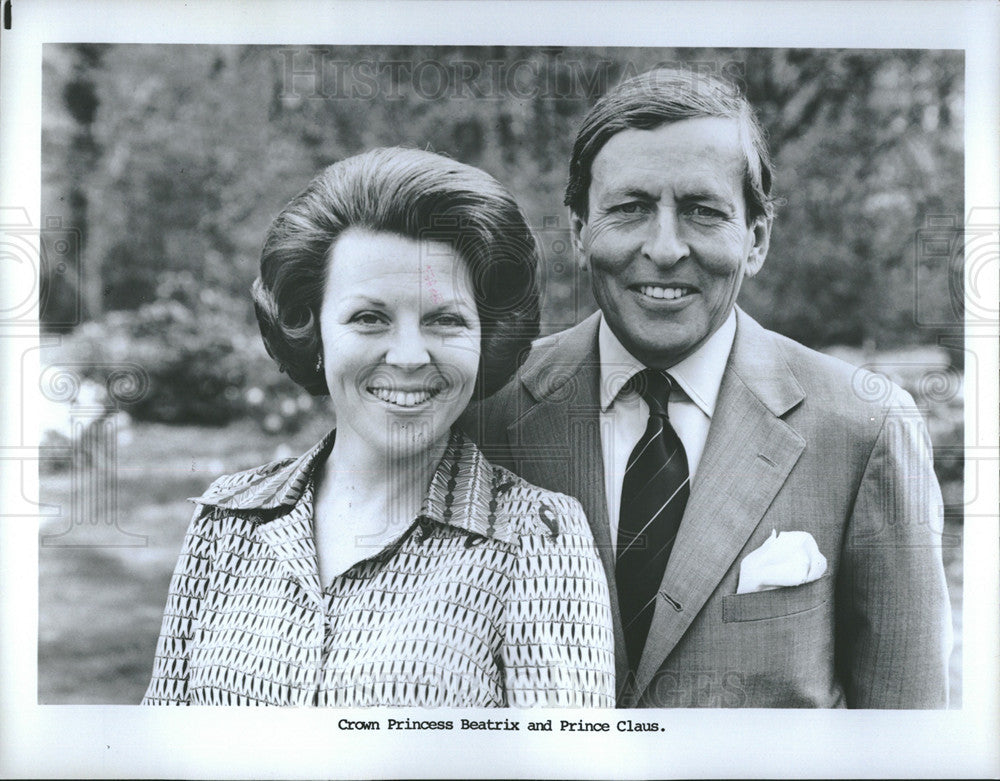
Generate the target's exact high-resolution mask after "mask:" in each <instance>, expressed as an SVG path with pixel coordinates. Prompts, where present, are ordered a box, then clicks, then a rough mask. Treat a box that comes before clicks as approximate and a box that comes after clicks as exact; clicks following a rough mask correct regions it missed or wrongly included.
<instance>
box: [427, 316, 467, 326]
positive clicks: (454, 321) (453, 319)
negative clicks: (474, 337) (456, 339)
mask: <svg viewBox="0 0 1000 781" xmlns="http://www.w3.org/2000/svg"><path fill="white" fill-rule="evenodd" d="M433 322H434V324H435V325H441V326H444V327H446V328H464V327H465V325H466V322H465V318H464V317H462V316H461V315H459V314H455V313H453V312H442V313H441V314H439V315H437V316H435V318H434V321H433Z"/></svg>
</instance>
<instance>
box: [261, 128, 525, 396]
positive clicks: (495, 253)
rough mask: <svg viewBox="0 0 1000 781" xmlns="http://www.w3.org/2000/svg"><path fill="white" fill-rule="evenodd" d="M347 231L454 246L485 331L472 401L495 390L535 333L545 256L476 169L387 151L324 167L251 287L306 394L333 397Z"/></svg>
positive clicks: (285, 215) (274, 230)
mask: <svg viewBox="0 0 1000 781" xmlns="http://www.w3.org/2000/svg"><path fill="white" fill-rule="evenodd" d="M348 228H362V229H365V230H369V231H375V232H386V233H393V234H397V235H400V236H404V237H407V238H412V239H418V240H428V241H438V242H443V243H445V244H448V245H449V246H450V247H451V248H452V249H453V250H454V251H455V252H456V253H457V254H458V255H459V256H460V257H461V258H462V259H463V260H464V261H465V262H466V263H467V264H468V267H469V270H470V272H471V276H472V282H473V291H474V295H475V299H476V307H477V309H478V313H479V320H480V324H481V330H482V340H481V343H480V348H481V349H480V356H479V374H478V377H477V380H476V390H475V394H476V396H477V397H479V398H482V397H484V396H488V395H489V394H491V393H493V392H494V391H496V390H498V389H499V388H500V387H501V386H503V384H504V383H505V382H506V381H507V380H508V379H510V377H511V376H512V375H513V374H514V372H515V371H516V370H517V367H518V366H519V365H520V363H521V362H522V361H523V360H524V357H525V355H526V354H527V351H528V348H529V347H530V345H531V341H532V340H533V339H534V338H535V337H536V336H537V335H538V318H539V304H538V283H537V269H538V246H537V244H536V242H535V238H534V236H533V235H532V233H531V230H530V228H529V227H528V224H527V221H526V219H525V217H524V214H523V213H522V212H521V209H520V208H519V207H518V205H517V203H516V202H515V201H514V198H513V197H512V196H511V194H510V193H509V192H508V191H507V189H506V188H505V187H504V186H503V185H501V184H500V183H499V182H498V181H497V180H496V179H494V178H493V177H492V176H490V175H489V174H487V173H486V172H485V171H481V170H479V169H478V168H474V167H473V166H470V165H465V164H463V163H459V162H456V161H454V160H451V159H449V158H447V157H442V156H441V155H437V154H434V153H432V152H423V151H420V150H417V149H401V148H396V147H393V148H386V149H373V150H371V151H370V152H365V153H364V154H360V155H356V156H354V157H349V158H347V159H345V160H341V161H340V162H338V163H334V164H333V165H331V166H329V167H328V168H326V169H325V170H324V171H323V172H322V173H320V174H319V175H318V176H317V177H316V178H315V179H313V180H312V181H311V182H310V183H309V185H308V186H307V187H306V188H305V190H303V191H302V192H301V193H299V194H298V195H297V196H295V198H293V199H292V200H291V201H290V202H289V203H288V205H287V206H285V208H284V209H283V210H282V212H281V214H279V215H278V216H277V217H276V218H275V220H274V222H272V223H271V227H270V228H269V229H268V231H267V236H266V237H265V239H264V247H263V249H262V250H261V256H260V277H259V278H258V279H257V280H256V281H255V282H254V284H253V300H254V308H255V310H256V312H257V322H258V323H259V324H260V332H261V335H262V336H263V338H264V345H265V346H266V347H267V352H268V354H269V355H270V356H271V357H272V358H274V360H275V361H277V362H278V364H279V365H280V367H281V369H282V371H286V372H288V375H289V376H290V377H291V378H292V379H293V380H295V382H297V383H298V384H299V385H301V386H302V387H303V388H305V389H306V390H307V391H309V393H311V394H313V395H315V396H321V395H325V394H327V393H328V392H329V391H328V389H327V386H326V379H325V378H324V375H323V372H322V370H321V369H317V368H316V362H317V357H318V356H319V354H320V352H321V351H322V344H321V341H320V332H319V314H320V307H321V306H322V302H323V291H324V288H325V285H326V280H327V268H328V264H329V262H330V257H331V248H332V247H333V244H334V242H336V240H337V238H338V237H339V236H340V235H341V234H342V233H343V232H344V231H345V230H347V229H348Z"/></svg>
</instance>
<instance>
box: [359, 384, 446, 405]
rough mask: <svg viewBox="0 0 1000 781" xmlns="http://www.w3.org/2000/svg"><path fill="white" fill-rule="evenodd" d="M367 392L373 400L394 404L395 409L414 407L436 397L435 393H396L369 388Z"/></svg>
mask: <svg viewBox="0 0 1000 781" xmlns="http://www.w3.org/2000/svg"><path fill="white" fill-rule="evenodd" d="M368 392H369V393H370V394H372V396H374V397H375V398H377V399H381V400H382V401H387V402H389V404H395V405H396V406H397V407H416V406H417V405H418V404H423V403H424V402H425V401H427V400H428V399H430V398H431V397H432V396H436V395H437V391H429V390H420V391H398V390H391V389H389V388H369V389H368Z"/></svg>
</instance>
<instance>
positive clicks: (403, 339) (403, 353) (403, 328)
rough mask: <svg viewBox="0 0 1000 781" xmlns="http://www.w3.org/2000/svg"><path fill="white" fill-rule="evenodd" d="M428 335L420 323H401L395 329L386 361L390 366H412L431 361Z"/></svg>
mask: <svg viewBox="0 0 1000 781" xmlns="http://www.w3.org/2000/svg"><path fill="white" fill-rule="evenodd" d="M430 360H431V356H430V352H429V351H428V349H427V336H426V335H425V334H424V332H423V329H421V328H420V326H419V324H399V325H398V326H397V327H396V329H395V330H394V331H393V334H392V337H391V342H390V344H389V349H388V351H387V352H386V354H385V362H386V363H387V364H389V365H390V366H400V367H403V368H411V367H417V366H423V365H425V364H427V363H430Z"/></svg>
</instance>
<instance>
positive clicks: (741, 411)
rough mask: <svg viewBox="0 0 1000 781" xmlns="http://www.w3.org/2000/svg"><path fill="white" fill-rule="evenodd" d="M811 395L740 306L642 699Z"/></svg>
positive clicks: (774, 475)
mask: <svg viewBox="0 0 1000 781" xmlns="http://www.w3.org/2000/svg"><path fill="white" fill-rule="evenodd" d="M803 397H804V395H803V392H802V389H801V387H800V386H799V384H798V382H797V381H796V380H795V377H794V375H793V374H792V373H791V370H790V369H789V367H788V365H787V364H786V363H785V360H784V358H783V356H782V355H781V352H780V349H779V348H778V346H777V344H775V342H774V337H773V335H771V334H769V333H768V332H767V331H765V330H764V329H763V328H761V327H760V326H759V325H758V324H757V323H756V322H754V321H753V320H752V319H751V318H749V317H748V316H747V315H745V314H743V313H742V312H740V311H739V310H738V317H737V333H736V339H735V342H734V345H733V350H732V353H731V354H730V358H729V363H728V364H727V366H726V372H725V374H724V376H723V381H722V387H721V389H720V392H719V398H718V402H717V403H716V407H715V415H714V416H713V419H712V425H711V428H710V430H709V434H708V441H707V442H706V443H705V451H704V454H703V456H702V459H701V463H700V464H699V466H698V472H697V474H696V475H695V480H694V484H693V486H692V490H691V497H690V499H689V500H688V506H687V508H686V511H685V513H684V520H683V522H682V524H681V528H680V531H679V532H678V534H677V539H676V541H675V543H674V549H673V551H672V553H671V555H670V561H669V563H668V564H667V569H666V572H665V573H664V577H663V581H662V583H661V586H660V593H661V595H666V596H667V597H669V599H659V600H657V602H656V608H655V612H654V615H653V620H652V624H651V626H650V631H649V637H648V638H647V641H646V647H645V650H644V651H643V655H642V659H641V661H640V664H639V670H638V674H637V681H636V683H637V692H636V697H637V699H638V697H639V696H641V694H642V692H643V690H644V689H645V688H646V687H647V686H648V685H649V684H650V682H651V680H652V679H653V676H654V675H655V673H656V671H657V670H658V669H659V668H660V666H661V665H662V664H663V662H664V660H665V659H666V658H667V656H668V655H669V654H670V652H671V651H672V650H673V648H674V646H675V645H676V644H677V642H678V641H679V640H680V638H681V636H682V635H683V634H684V632H685V631H686V630H687V628H688V626H690V624H691V622H692V621H693V620H694V618H695V616H696V615H698V613H699V612H700V611H701V609H702V607H703V606H704V604H705V602H706V601H707V600H708V598H709V596H711V594H712V592H713V591H714V590H715V589H716V587H717V586H718V584H719V582H720V581H721V580H722V578H723V577H724V576H725V574H726V572H727V571H728V570H729V568H730V567H731V566H732V565H733V562H734V561H735V559H736V557H737V555H738V554H739V552H740V550H741V549H742V548H743V546H744V545H745V544H746V541H747V539H748V538H749V536H750V534H751V533H752V532H753V530H754V528H756V526H757V524H758V523H759V522H760V520H761V517H762V516H763V515H764V512H765V511H766V510H767V508H768V506H769V505H770V504H771V502H772V500H773V499H774V496H775V494H777V492H778V491H779V490H780V488H781V486H782V485H783V484H784V482H785V480H786V478H787V477H788V473H789V472H790V471H791V469H792V467H793V466H794V465H795V462H796V461H797V460H798V458H799V455H800V454H801V452H802V449H803V448H804V447H805V441H804V440H803V439H802V437H801V436H799V434H798V433H796V432H795V431H794V429H792V428H791V427H790V426H789V425H788V424H787V423H785V422H784V421H783V420H781V418H780V416H781V415H783V414H784V413H785V412H787V411H788V410H789V409H791V408H792V407H794V406H796V405H797V404H798V403H799V402H800V401H801V400H802V399H803Z"/></svg>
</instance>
